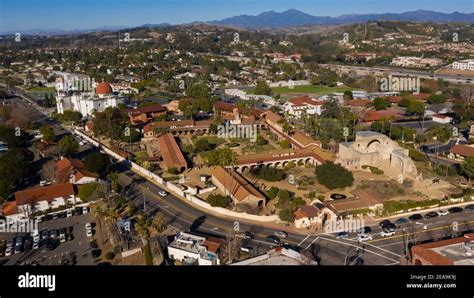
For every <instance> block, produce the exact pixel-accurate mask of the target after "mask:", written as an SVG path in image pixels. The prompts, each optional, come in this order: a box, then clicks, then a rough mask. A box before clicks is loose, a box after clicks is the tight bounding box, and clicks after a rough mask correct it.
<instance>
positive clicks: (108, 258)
mask: <svg viewBox="0 0 474 298" xmlns="http://www.w3.org/2000/svg"><path fill="white" fill-rule="evenodd" d="M105 258H106V259H107V260H112V259H113V258H115V254H114V252H112V251H109V252H108V253H106V254H105Z"/></svg>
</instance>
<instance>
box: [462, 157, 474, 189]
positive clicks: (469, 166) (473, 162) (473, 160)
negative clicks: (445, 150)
mask: <svg viewBox="0 0 474 298" xmlns="http://www.w3.org/2000/svg"><path fill="white" fill-rule="evenodd" d="M461 173H462V174H464V175H466V176H467V177H468V179H469V183H470V182H471V179H472V177H474V156H469V157H467V158H466V160H464V162H463V163H462V164H461Z"/></svg>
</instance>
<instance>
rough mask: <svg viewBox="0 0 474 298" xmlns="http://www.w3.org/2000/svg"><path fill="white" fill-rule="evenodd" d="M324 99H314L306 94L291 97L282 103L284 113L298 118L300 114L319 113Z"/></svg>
mask: <svg viewBox="0 0 474 298" xmlns="http://www.w3.org/2000/svg"><path fill="white" fill-rule="evenodd" d="M323 104H324V101H322V100H315V99H313V98H310V97H308V96H303V97H296V98H292V99H290V100H289V101H287V102H285V103H284V104H283V109H284V111H285V113H286V114H288V115H291V116H294V117H297V118H300V117H301V114H303V113H306V114H307V115H321V107H322V106H323Z"/></svg>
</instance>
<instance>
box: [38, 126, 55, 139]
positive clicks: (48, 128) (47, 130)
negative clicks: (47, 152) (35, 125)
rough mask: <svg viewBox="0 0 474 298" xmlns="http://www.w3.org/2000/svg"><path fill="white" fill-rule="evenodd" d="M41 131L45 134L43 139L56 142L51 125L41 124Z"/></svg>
mask: <svg viewBox="0 0 474 298" xmlns="http://www.w3.org/2000/svg"><path fill="white" fill-rule="evenodd" d="M39 131H40V133H41V134H42V135H43V141H45V142H49V143H51V142H54V137H55V135H54V131H53V129H52V128H51V126H41V127H40V129H39Z"/></svg>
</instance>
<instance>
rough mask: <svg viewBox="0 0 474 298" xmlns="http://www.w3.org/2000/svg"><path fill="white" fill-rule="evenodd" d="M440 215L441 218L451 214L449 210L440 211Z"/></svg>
mask: <svg viewBox="0 0 474 298" xmlns="http://www.w3.org/2000/svg"><path fill="white" fill-rule="evenodd" d="M438 214H439V216H445V215H448V214H449V212H448V210H439V211H438Z"/></svg>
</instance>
